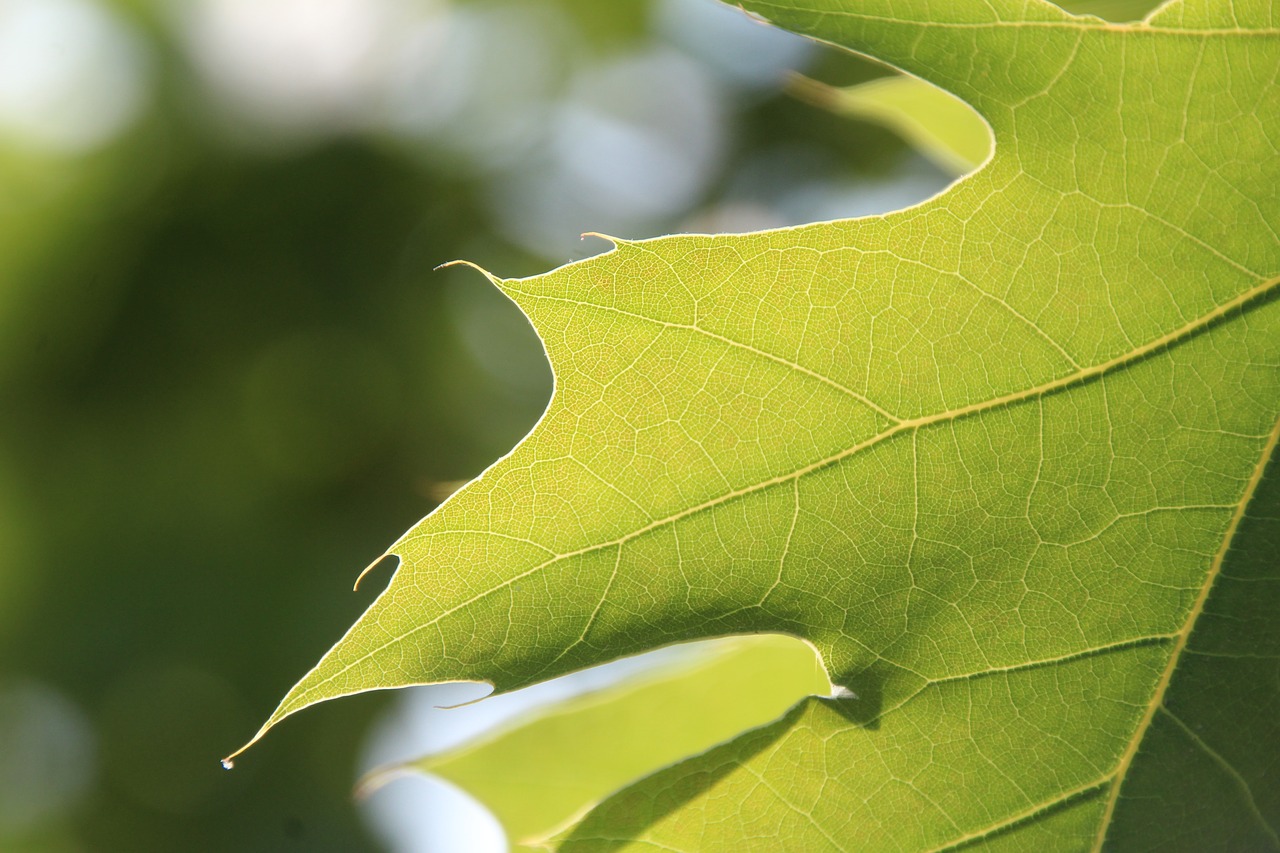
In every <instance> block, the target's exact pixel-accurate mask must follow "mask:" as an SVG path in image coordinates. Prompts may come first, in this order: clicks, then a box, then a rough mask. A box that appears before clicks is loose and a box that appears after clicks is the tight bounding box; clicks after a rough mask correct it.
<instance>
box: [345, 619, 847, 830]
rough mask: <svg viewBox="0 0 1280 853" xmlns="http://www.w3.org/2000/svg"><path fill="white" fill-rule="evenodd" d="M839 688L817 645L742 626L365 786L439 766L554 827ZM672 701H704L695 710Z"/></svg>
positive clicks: (511, 826) (517, 823)
mask: <svg viewBox="0 0 1280 853" xmlns="http://www.w3.org/2000/svg"><path fill="white" fill-rule="evenodd" d="M829 691H830V684H828V682H827V677H826V674H825V673H824V672H823V671H822V667H821V665H820V664H819V663H818V662H817V660H816V659H815V658H814V654H813V649H812V648H811V647H810V646H807V645H805V644H803V643H801V642H799V641H797V640H795V639H793V638H789V637H778V636H772V635H765V636H760V637H739V638H736V639H733V640H729V641H725V642H723V643H722V644H720V645H718V646H717V647H716V648H715V649H714V650H713V651H712V652H711V653H710V655H709V656H707V657H702V656H699V657H698V658H696V659H694V660H693V661H683V662H680V663H677V664H674V665H672V666H669V667H667V668H665V669H664V670H662V671H661V672H659V673H657V674H652V673H651V674H647V675H643V676H640V677H639V678H636V679H633V680H630V681H627V682H624V683H622V684H618V685H616V686H614V687H610V688H608V689H605V690H601V691H599V692H596V693H591V694H588V695H585V696H580V697H577V698H575V699H572V700H569V701H566V702H563V703H561V704H560V705H558V706H556V707H555V708H553V709H552V710H550V711H549V712H547V713H544V714H542V715H541V716H538V717H535V718H533V719H531V720H528V721H526V722H522V723H520V724H518V725H516V726H514V727H512V728H509V729H507V730H505V731H501V732H499V733H497V734H495V735H492V736H489V737H485V738H484V739H482V740H480V741H477V742H473V743H468V744H464V745H463V746H461V747H459V748H457V749H454V750H450V751H448V752H445V753H442V754H439V755H429V756H426V757H424V758H422V759H419V760H418V761H415V762H411V763H409V764H406V765H402V766H399V767H389V768H384V769H383V770H380V771H375V772H374V773H373V774H371V775H370V777H369V778H368V779H367V781H366V783H365V785H364V786H362V787H364V788H365V789H366V790H368V789H370V788H372V787H377V786H378V785H380V784H382V783H383V782H385V781H387V780H389V779H390V778H391V777H392V776H394V775H396V774H397V773H399V772H403V771H405V770H413V769H416V770H420V771H423V772H427V773H434V774H435V775H437V776H440V777H441V778H444V779H448V780H449V781H450V782H453V783H454V784H456V785H458V786H460V787H462V788H463V789H465V790H466V791H468V792H469V793H471V794H472V795H473V796H474V797H476V798H477V799H479V800H480V801H481V802H483V803H484V804H485V805H486V806H488V807H489V808H490V809H491V810H492V811H493V812H494V814H495V815H496V816H497V817H498V819H499V821H501V823H502V826H503V828H504V829H505V830H506V832H507V837H508V838H511V839H512V840H520V839H526V838H529V837H531V836H535V835H546V834H549V833H550V832H551V831H552V830H553V829H554V828H556V827H557V826H558V825H560V824H562V823H564V822H565V821H567V820H568V819H569V818H570V817H571V816H572V815H574V814H575V813H578V812H581V811H583V810H585V808H586V807H587V806H589V805H592V804H594V803H596V802H598V801H599V800H601V799H602V798H604V797H605V796H606V795H608V794H610V793H612V792H613V791H615V790H617V789H618V788H620V787H621V786H622V785H624V784H626V783H627V782H631V781H633V780H635V779H638V778H640V777H641V776H642V775H644V774H646V773H651V772H653V771H654V770H657V769H659V768H661V767H663V766H665V765H668V764H671V763H673V762H675V761H678V760H679V759H681V758H684V757H685V756H688V755H692V754H695V753H698V752H701V751H703V750H705V749H707V748H709V747H711V746H714V745H715V744H717V743H719V742H720V741H723V740H727V739H728V738H730V737H732V736H734V735H736V734H738V733H740V732H742V731H743V730H745V729H748V728H752V727H754V726H758V725H763V724H764V723H767V722H770V721H772V720H775V719H777V718H778V716H779V715H780V714H782V712H783V711H785V710H786V709H787V708H789V707H790V706H791V705H793V704H794V703H795V702H796V701H798V700H799V699H801V698H802V697H804V696H808V695H810V694H824V695H825V694H826V693H828V692H829ZM673 708H699V709H702V711H703V713H701V714H698V715H697V716H696V717H692V718H690V717H688V716H686V715H682V714H673V713H671V709H673ZM620 733H625V734H624V735H623V736H621V737H620V736H619V735H620Z"/></svg>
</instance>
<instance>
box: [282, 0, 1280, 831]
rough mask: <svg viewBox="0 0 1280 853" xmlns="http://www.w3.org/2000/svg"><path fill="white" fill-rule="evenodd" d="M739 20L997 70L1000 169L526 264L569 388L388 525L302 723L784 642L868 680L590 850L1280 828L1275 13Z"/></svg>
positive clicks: (699, 777) (765, 6) (810, 705)
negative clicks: (705, 647) (426, 503)
mask: <svg viewBox="0 0 1280 853" xmlns="http://www.w3.org/2000/svg"><path fill="white" fill-rule="evenodd" d="M746 5H747V7H748V8H749V9H751V10H752V11H754V12H756V13H758V14H760V15H762V16H764V17H766V18H768V19H770V20H772V21H774V22H776V23H778V24H780V25H782V26H786V27H788V28H791V29H794V30H797V31H799V32H802V33H806V34H809V35H812V36H814V37H816V38H820V39H823V40H826V41H829V42H832V43H835V44H838V45H842V46H844V47H847V48H849V49H853V50H858V51H862V52H864V53H867V54H869V55H872V56H874V57H876V58H878V59H881V60H883V61H885V62H886V63H888V64H890V65H893V66H896V67H898V68H900V69H902V70H903V71H905V72H908V73H910V74H913V75H916V76H918V77H920V78H922V79H924V80H927V81H929V82H931V83H933V84H935V85H938V86H940V87H942V88H943V89H946V90H947V91H949V92H951V93H953V94H954V95H956V96H958V97H960V98H962V99H963V100H965V101H966V102H968V103H969V104H971V105H972V106H973V107H974V108H975V109H976V110H977V111H978V112H979V113H980V114H981V115H982V116H983V118H984V119H985V120H986V122H987V123H988V124H989V125H990V127H991V129H992V132H993V134H994V138H995V148H994V153H993V155H992V157H991V159H990V160H989V161H988V162H987V163H986V165H985V166H984V167H983V168H982V169H981V170H979V171H978V172H976V173H975V174H973V175H971V176H969V177H967V178H965V179H963V180H961V181H959V182H957V183H956V184H955V185H953V186H952V187H951V188H950V189H949V190H947V191H946V192H945V193H943V194H942V195H940V196H938V197H937V198H935V199H933V200H931V201H929V202H926V203H924V204H921V205H918V206H916V207H913V208H910V209H908V210H904V211H900V212H897V213H893V214H890V215H886V216H881V217H872V218H866V219H857V220H846V221H837V222H829V223H821V224H816V225H811V226H806V227H801V228H794V229H786V230H781V231H773V232H763V233H755V234H747V235H737V236H719V237H715V236H678V237H670V238H663V239H659V240H652V241H644V242H631V241H626V240H618V241H615V242H616V247H615V248H614V249H613V251H611V252H609V253H607V254H605V255H602V256H599V257H596V258H593V259H590V260H587V261H583V262H580V263H577V264H573V265H570V266H567V267H563V268H561V269H559V270H556V271H554V272H551V273H548V274H547V275H544V276H539V277H535V278H530V279H521V280H503V279H500V278H497V277H494V278H493V279H492V280H493V282H494V283H495V284H496V285H497V286H498V287H500V288H501V289H502V290H503V291H504V292H505V293H506V294H507V295H508V296H510V298H511V299H512V300H514V301H515V302H516V304H517V305H519V306H520V308H521V309H522V310H523V311H524V312H525V313H526V314H527V315H528V317H529V318H530V320H531V322H532V323H533V325H534V327H535V329H536V330H537V331H538V334H539V335H540V336H541V338H542V340H543V342H544V345H545V347H546V351H547V355H548V357H549V359H550V361H551V365H552V368H553V370H554V372H555V377H556V391H555V395H554V397H553V400H552V402H551V404H550V406H549V408H548V410H547V413H546V414H545V415H544V417H543V419H542V421H541V422H540V423H539V424H538V426H537V427H536V428H535V429H534V430H533V432H532V433H531V434H530V435H529V437H528V438H526V439H525V441H524V442H522V443H521V444H520V445H519V446H518V447H517V448H516V449H515V450H514V451H513V452H512V453H511V454H510V455H509V456H508V457H506V458H505V459H503V460H501V461H500V462H498V463H496V464H495V465H494V466H493V467H492V468H491V469H490V470H489V471H488V472H486V473H485V474H484V475H483V476H482V477H481V478H480V479H478V480H477V481H475V482H474V483H472V484H471V485H470V486H468V487H467V488H465V489H464V490H462V491H461V492H459V493H458V494H457V495H455V496H454V497H453V498H452V499H451V500H450V501H449V502H447V503H446V504H445V505H444V506H442V507H441V508H440V509H439V510H438V511H437V512H435V513H434V514H433V515H431V516H430V517H428V518H427V519H426V520H425V521H424V522H422V523H421V524H420V525H418V526H417V527H415V528H414V529H413V530H411V531H410V532H409V533H408V534H406V535H405V537H404V538H403V539H402V540H401V541H400V542H398V543H397V544H396V545H395V546H394V547H393V548H392V553H395V554H396V555H398V556H399V557H400V559H401V561H402V565H401V566H400V568H399V570H398V571H397V573H396V575H395V577H394V579H393V580H392V582H391V584H390V585H389V586H388V588H387V590H386V591H385V592H384V593H383V594H382V595H381V596H380V597H379V598H378V600H377V601H376V602H375V603H374V604H373V605H372V606H371V607H370V609H369V610H368V612H367V613H366V614H365V615H364V616H363V617H362V618H361V619H360V620H359V621H358V622H357V624H356V625H355V626H354V627H353V628H352V629H351V631H350V632H349V633H348V635H347V636H346V637H345V638H343V640H342V641H340V642H339V643H338V644H337V645H336V646H335V647H334V648H333V649H332V650H331V651H330V652H329V653H328V654H327V655H326V656H325V657H324V659H323V660H322V661H321V662H320V664H319V665H318V666H317V667H316V668H315V669H314V670H313V671H312V672H311V673H309V674H308V675H307V676H306V677H305V678H304V679H303V680H302V681H301V682H300V683H299V684H298V685H297V686H296V687H295V688H294V689H293V690H292V691H291V692H290V693H289V695H288V696H287V697H286V698H285V700H284V702H283V703H282V704H281V706H280V708H279V709H278V710H277V711H276V713H275V714H274V715H273V717H272V718H271V721H270V722H269V724H268V725H270V724H274V723H275V722H277V721H278V720H280V719H281V718H283V717H285V716H287V715H289V714H292V713H294V712H296V711H298V710H300V709H302V708H304V707H307V706H308V705H311V704H314V703H316V702H319V701H322V700H325V699H329V698H333V697H336V696H340V695H345V694H349V693H353V692H358V691H362V690H368V689H374V688H379V687H395V686H403V685H408V684H416V683H423V682H433V681H446V680H478V681H488V682H491V683H492V684H493V685H494V686H495V688H496V689H497V690H510V689H513V688H516V687H520V686H523V685H525V684H529V683H532V682H535V681H539V680H542V679H545V678H549V677H552V676H554V675H558V674H560V673H564V672H568V671H571V670H575V669H579V668H582V667H585V666H590V665H593V664H597V663H601V662H604V661H607V660H612V659H615V658H617V657H620V656H623V655H626V654H631V653H634V652H639V651H643V650H646V649H650V648H653V647H656V646H661V645H665V644H669V643H675V642H681V641H687V640H693V639H699V638H705V637H712V636H720V635H725V634H738V633H756V632H776V633H788V634H793V635H796V636H799V637H802V638H804V639H806V640H808V641H810V642H811V643H812V644H813V645H814V646H815V647H816V648H817V649H818V651H819V652H820V654H821V655H822V657H823V659H824V662H825V664H826V666H827V669H828V671H829V672H830V674H831V678H832V680H833V681H834V682H835V683H837V684H841V685H845V686H847V687H848V688H849V689H850V690H851V691H852V692H853V693H855V694H856V695H857V697H858V698H857V699H852V698H845V699H809V700H806V701H804V702H802V703H801V704H800V705H798V706H796V707H795V708H793V709H792V710H791V711H789V712H788V713H787V714H786V715H785V716H784V717H782V718H781V719H780V720H778V721H777V722H775V723H773V724H772V725H770V726H766V727H764V728H761V729H757V730H754V731H752V732H749V733H747V734H744V735H742V736H741V737H739V738H736V739H734V740H732V741H730V742H729V743H726V744H723V745H722V746H720V747H718V748H717V749H715V750H712V751H711V752H709V753H706V754H705V755H702V756H699V757H697V758H694V759H690V760H689V761H687V762H684V763H682V764H679V765H676V766H674V767H672V768H669V769H667V770H665V771H662V772H660V773H658V774H656V775H654V776H652V777H650V778H648V779H647V780H644V781H642V782H640V783H638V784H636V785H635V786H632V787H630V788H628V789H626V790H624V791H622V792H620V793H619V794H617V795H616V796H614V797H611V798H609V799H607V800H605V801H604V802H603V803H602V804H601V805H600V806H599V807H598V808H596V809H595V810H593V811H592V812H591V813H589V814H588V815H587V816H586V817H585V818H584V819H583V821H582V822H581V823H580V824H578V825H577V826H576V827H575V828H573V829H570V830H568V831H567V833H566V834H565V835H562V836H561V837H560V842H561V843H562V844H563V845H564V846H565V847H566V848H567V849H573V850H579V849H584V850H595V849H609V850H612V849H618V848H623V847H635V848H637V849H664V850H708V849H743V850H750V849H759V850H787V849H793V850H806V851H807V850H823V849H837V850H881V849H883V850H945V849H951V848H954V847H958V846H963V845H974V846H980V847H988V848H991V849H1015V850H1016V849H1045V850H1054V849H1057V850H1092V849H1102V848H1104V847H1105V848H1108V849H1121V850H1131V849H1133V850H1136V849H1151V848H1152V847H1154V848H1155V849H1189V850H1192V849H1205V848H1206V847H1208V848H1210V849H1212V848H1214V847H1218V846H1219V845H1221V846H1222V849H1250V850H1251V849H1271V848H1280V843H1278V842H1277V840H1276V839H1277V835H1276V829H1275V828H1276V827H1277V825H1280V774H1277V772H1276V768H1275V764H1274V760H1271V759H1269V758H1268V757H1269V756H1274V755H1277V754H1280V749H1277V748H1276V747H1277V731H1276V723H1275V720H1276V719H1280V714H1277V709H1280V678H1277V677H1276V659H1277V649H1276V648H1275V646H1276V643H1275V636H1274V635H1275V631H1276V629H1275V627H1274V624H1275V620H1274V619H1268V618H1267V616H1266V615H1265V614H1273V613H1275V612H1276V609H1277V606H1280V581H1278V580H1277V570H1276V568H1275V563H1274V559H1272V558H1271V557H1270V555H1272V554H1274V543H1275V542H1276V541H1277V532H1276V528H1277V524H1280V522H1277V517H1278V516H1280V512H1277V511H1276V503H1275V497H1274V489H1275V487H1274V485H1273V483H1272V480H1273V479H1274V477H1273V476H1271V475H1268V474H1267V473H1266V472H1267V463H1268V460H1269V459H1270V458H1271V456H1272V453H1273V450H1274V448H1275V445H1276V439H1277V435H1278V430H1280V423H1278V419H1280V303H1278V301H1277V299H1276V298H1275V294H1276V290H1277V282H1278V281H1280V280H1278V279H1277V276H1278V275H1280V237H1278V236H1277V225H1276V223H1278V222H1280V156H1277V154H1278V151H1280V143H1278V140H1280V80H1278V79H1277V78H1278V76H1280V21H1278V20H1277V18H1278V17H1280V12H1278V11H1277V9H1276V7H1275V6H1274V4H1273V3H1271V2H1269V0H1235V2H1224V1H1223V0H1216V2H1209V0H1198V1H1197V2H1192V0H1182V2H1176V1H1175V2H1171V3H1167V4H1165V5H1164V6H1162V7H1160V8H1159V9H1157V10H1156V11H1155V12H1154V13H1153V14H1152V15H1151V16H1150V17H1148V18H1147V19H1146V20H1144V21H1142V22H1138V23H1135V24H1125V25H1120V24H1112V23H1106V22H1103V21H1101V20H1099V19H1097V18H1088V17H1074V16H1071V15H1069V14H1067V13H1066V12H1064V11H1062V10H1061V9H1060V8H1058V7H1056V6H1053V5H1051V4H1049V3H1046V2H1041V1H1040V0H957V1H956V2H951V3H945V4H943V3H936V2H926V0H799V1H798V2H792V0H785V2H784V0H776V2H767V0H751V2H748V3H746ZM619 736H620V737H625V736H626V735H625V733H623V732H620V733H619ZM1154 838H1160V839H1162V841H1161V843H1158V844H1157V843H1154V842H1149V840H1150V839H1154Z"/></svg>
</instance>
